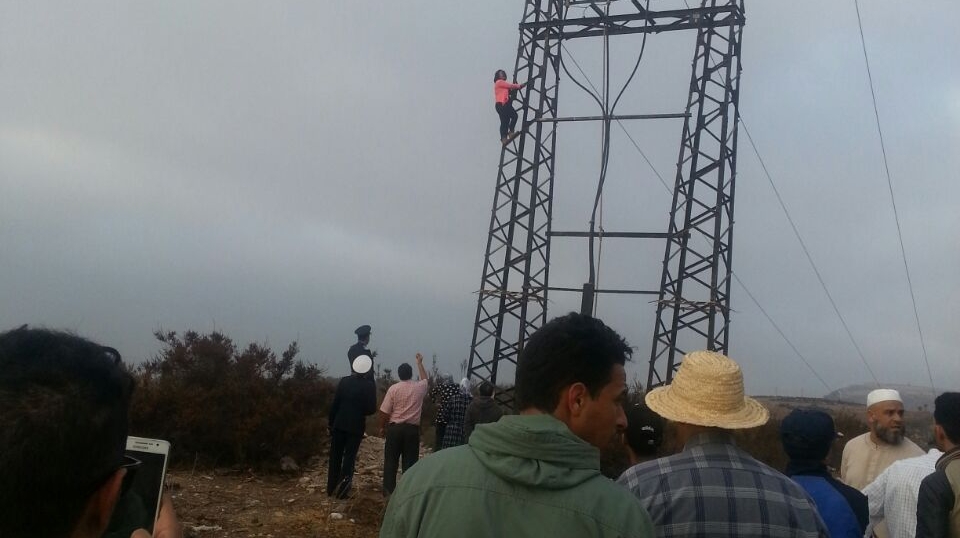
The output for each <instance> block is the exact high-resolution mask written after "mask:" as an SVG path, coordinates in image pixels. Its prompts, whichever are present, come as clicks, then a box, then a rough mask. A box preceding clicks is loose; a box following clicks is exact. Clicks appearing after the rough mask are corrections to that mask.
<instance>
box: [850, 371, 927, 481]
mask: <svg viewBox="0 0 960 538" xmlns="http://www.w3.org/2000/svg"><path fill="white" fill-rule="evenodd" d="M867 426H869V428H870V431H868V432H867V433H865V434H863V435H859V436H857V437H854V438H853V439H851V440H850V441H849V442H847V444H846V445H845V446H844V447H843V459H842V460H841V461H840V479H841V480H843V482H844V483H846V484H849V485H851V486H853V487H855V488H857V489H859V490H863V488H865V487H867V484H869V483H870V482H873V481H874V479H875V478H877V477H878V476H880V473H882V472H883V471H884V470H885V469H886V468H887V467H890V464H892V463H893V462H895V461H898V460H902V459H906V458H915V457H917V456H922V455H923V450H922V449H921V448H920V447H918V446H917V445H916V444H914V442H913V441H911V440H910V439H907V438H906V437H904V434H903V430H904V426H903V400H902V399H901V398H900V393H899V392H897V391H895V390H892V389H877V390H874V391H872V392H870V394H867Z"/></svg>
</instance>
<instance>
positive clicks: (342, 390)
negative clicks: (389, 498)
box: [327, 355, 377, 499]
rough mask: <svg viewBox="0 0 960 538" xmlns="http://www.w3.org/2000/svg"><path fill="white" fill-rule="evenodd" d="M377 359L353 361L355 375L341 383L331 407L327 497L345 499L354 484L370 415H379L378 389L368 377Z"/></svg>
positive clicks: (361, 357) (358, 358) (367, 358)
mask: <svg viewBox="0 0 960 538" xmlns="http://www.w3.org/2000/svg"><path fill="white" fill-rule="evenodd" d="M372 367H373V360H372V359H371V358H370V357H369V356H367V355H360V356H358V357H357V358H355V359H353V364H352V370H353V373H352V374H351V375H349V376H347V377H345V378H343V379H341V380H340V383H339V384H338V385H337V392H336V394H335V395H334V397H333V404H332V405H331V406H330V416H329V419H328V425H329V427H330V465H329V466H328V468H327V469H328V472H327V495H331V496H336V497H337V498H340V499H345V498H346V497H347V496H348V495H349V494H350V487H351V486H352V485H353V471H354V467H355V466H356V463H357V451H358V450H360V442H361V441H363V433H364V430H366V428H367V418H366V417H367V415H372V414H374V413H376V412H377V387H376V383H375V382H374V380H373V378H372V377H370V376H369V375H368V373H369V372H370V369H371V368H372Z"/></svg>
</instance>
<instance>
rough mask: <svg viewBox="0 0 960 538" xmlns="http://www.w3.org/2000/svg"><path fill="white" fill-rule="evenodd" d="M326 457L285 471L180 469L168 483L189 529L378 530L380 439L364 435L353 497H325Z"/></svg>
mask: <svg viewBox="0 0 960 538" xmlns="http://www.w3.org/2000/svg"><path fill="white" fill-rule="evenodd" d="M326 461H327V460H326V455H325V454H324V456H323V457H317V458H314V460H313V461H312V462H310V464H308V465H307V466H306V468H305V469H301V471H300V472H299V473H293V474H286V475H266V474H257V473H254V472H253V471H249V470H248V471H238V470H221V471H216V472H201V471H191V470H190V469H179V470H173V471H170V472H169V473H168V475H167V485H168V487H169V488H170V490H171V492H172V493H173V498H174V504H175V506H176V508H177V513H178V515H179V516H180V521H181V522H182V523H183V526H184V531H185V532H184V535H185V536H187V537H192V538H220V537H227V536H231V537H234V536H235V537H254V536H258V537H267V538H269V537H276V538H280V537H291V538H293V537H311V538H312V537H320V536H323V537H337V538H359V537H363V538H367V537H374V536H377V533H378V531H379V528H380V522H381V521H382V519H383V512H384V509H385V507H386V503H385V502H384V499H383V495H382V494H381V490H380V484H381V480H382V467H383V463H382V462H383V439H381V438H378V437H367V438H366V439H364V440H363V443H362V444H361V445H360V453H359V455H358V456H357V474H356V476H355V477H354V488H353V489H354V491H353V496H352V497H351V498H350V499H347V500H343V501H341V500H337V499H332V498H329V497H327V494H326V483H327V470H326Z"/></svg>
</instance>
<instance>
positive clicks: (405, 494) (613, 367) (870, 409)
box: [355, 314, 960, 538]
mask: <svg viewBox="0 0 960 538" xmlns="http://www.w3.org/2000/svg"><path fill="white" fill-rule="evenodd" d="M630 354H631V348H630V347H629V346H628V345H627V343H626V342H625V341H624V340H623V338H621V337H620V336H619V335H618V334H617V333H616V332H614V331H613V330H612V329H610V328H609V327H607V326H606V325H604V324H603V322H601V321H600V320H597V319H595V318H592V317H589V316H583V315H579V314H569V315H567V316H563V317H560V318H557V319H554V320H552V321H550V322H549V323H547V324H546V325H545V326H544V327H542V328H541V329H540V330H539V331H537V332H536V333H535V334H533V335H532V336H531V338H530V339H529V340H528V341H527V342H526V344H525V347H524V349H523V351H522V352H521V355H520V357H519V359H518V362H517V372H516V382H515V383H516V384H515V387H514V390H515V398H516V401H517V408H518V410H519V413H518V414H515V415H506V416H501V415H502V412H501V411H500V409H499V407H498V406H497V405H496V403H495V402H494V401H493V399H492V395H493V390H494V388H493V387H492V386H491V385H489V384H482V385H481V386H480V387H478V388H477V390H476V395H475V396H473V395H472V391H471V390H470V385H469V383H467V382H466V380H464V381H463V382H461V384H460V385H457V384H456V383H454V382H453V380H452V378H450V377H449V376H440V378H439V379H436V380H430V379H429V378H428V376H427V373H426V371H425V370H424V369H423V367H422V357H420V356H419V355H418V357H417V364H418V366H419V369H420V379H419V380H418V381H412V379H411V376H412V371H411V369H410V367H409V365H401V369H402V368H404V367H405V368H406V369H405V370H400V379H401V381H400V382H399V383H397V384H396V385H393V386H391V387H390V389H389V390H388V391H387V396H386V398H384V401H383V404H382V405H381V406H380V421H381V424H382V425H383V426H384V427H385V428H386V438H387V445H388V448H387V449H386V450H385V460H384V479H383V490H384V493H385V494H386V495H387V496H388V498H389V502H388V505H387V511H386V515H385V518H384V521H383V525H382V527H381V531H380V536H381V537H413V536H452V535H457V536H466V537H470V536H484V537H487V536H550V535H560V536H604V537H605V536H611V537H613V536H618V537H619V536H623V537H628V536H630V537H640V536H662V537H674V536H756V537H761V536H763V537H801V536H808V537H823V536H832V537H835V538H847V537H850V538H859V537H867V538H870V537H872V536H875V537H877V538H887V537H896V538H904V537H934V536H935V537H960V502H958V498H960V497H957V493H958V487H960V480H958V477H960V462H958V460H960V449H958V448H957V444H958V443H957V441H960V393H956V392H948V393H944V394H942V395H940V396H939V397H937V399H936V401H935V411H934V419H935V424H934V432H935V437H936V444H937V446H938V448H932V449H930V451H929V452H927V453H924V452H923V450H921V449H920V448H919V447H918V446H917V444H916V443H914V442H913V441H911V440H910V439H908V438H907V437H906V436H905V423H904V412H905V410H904V406H903V401H902V398H901V397H900V394H899V393H898V392H897V391H896V390H892V389H883V388H881V389H877V390H874V391H872V392H870V393H869V395H868V396H867V399H866V421H867V425H868V428H869V431H868V432H866V433H864V434H863V435H860V436H857V437H855V438H853V439H850V440H849V441H848V442H847V443H846V444H845V446H844V449H843V454H842V463H841V465H840V469H839V477H837V476H835V474H834V471H833V470H832V469H831V468H829V467H828V465H827V458H828V455H829V453H830V451H831V448H832V447H833V446H834V445H835V443H836V441H837V439H838V438H839V437H840V436H841V434H840V433H838V432H837V430H836V427H835V424H834V420H833V417H832V416H831V415H830V414H829V413H828V412H826V411H824V410H821V409H812V408H809V409H808V408H801V409H795V410H793V411H791V412H790V413H789V414H788V415H786V416H785V417H783V419H782V421H781V424H780V440H781V443H782V447H783V450H784V452H785V453H786V454H787V456H788V459H789V461H788V463H787V466H786V468H785V469H783V470H782V471H779V470H776V469H773V468H771V467H770V466H768V465H766V464H764V463H762V462H760V461H758V460H757V459H756V458H754V457H753V456H752V455H750V454H749V453H748V452H747V451H746V450H744V449H743V448H741V447H739V446H737V444H736V442H735V441H734V435H733V434H734V432H735V431H736V430H743V429H749V428H756V427H758V426H761V425H763V424H765V423H766V422H767V421H768V420H769V417H770V414H769V412H768V410H767V409H766V408H765V407H764V406H763V405H762V404H761V403H760V402H758V401H757V400H755V399H753V398H750V397H749V396H747V395H746V394H745V393H744V385H743V374H742V371H741V369H740V366H739V365H738V364H737V363H736V362H735V361H733V360H732V359H730V358H729V357H726V356H724V355H722V354H720V353H716V352H711V351H696V352H692V353H688V354H687V355H686V356H685V357H684V360H683V362H682V363H681V366H680V368H679V369H678V371H677V372H676V376H675V377H674V378H673V381H672V383H671V384H670V385H667V386H663V387H658V388H655V389H653V390H651V391H649V392H648V393H647V394H646V396H645V397H644V399H643V401H642V402H634V403H627V402H625V401H624V400H625V398H626V395H627V386H626V374H625V370H624V364H625V363H626V361H627V360H629V358H630ZM355 375H356V374H355ZM425 398H430V399H432V400H433V401H434V402H435V403H436V404H437V418H436V421H435V424H434V425H435V429H436V434H437V441H436V445H435V447H434V452H435V453H434V454H433V455H431V456H429V457H427V458H425V459H424V460H423V461H421V462H419V463H417V464H416V465H414V463H415V462H416V461H417V457H418V453H417V452H416V450H415V445H414V442H415V441H416V442H417V443H419V431H420V428H419V424H420V418H421V417H420V416H419V415H420V412H421V410H422V404H423V401H424V399H425ZM667 423H669V424H671V425H672V427H671V429H672V433H673V436H674V441H675V444H676V445H677V446H680V447H682V449H681V450H680V451H679V452H677V453H675V454H661V453H660V452H661V447H662V445H663V439H664V430H665V427H666V424H667ZM390 428H395V429H397V430H401V429H403V430H406V431H407V433H405V434H400V433H397V434H394V435H393V436H392V435H391V433H390ZM394 437H397V438H398V439H399V438H403V439H405V441H400V440H394V439H393V438H394ZM404 443H409V453H410V457H409V458H407V457H406V452H404V451H403V450H402V449H399V448H391V447H398V446H403V445H404ZM463 444H465V446H459V445H463ZM611 446H616V447H619V448H620V449H622V450H620V454H621V455H622V456H623V457H622V458H620V460H623V461H625V463H624V462H623V461H614V462H613V463H610V462H606V463H607V464H606V465H601V453H604V454H607V453H610V452H611V450H610V449H611ZM400 453H403V454H404V461H403V475H402V478H401V479H400V480H399V481H398V480H397V476H396V474H397V468H398V465H397V458H398V457H399V456H398V455H399V454H400ZM610 469H617V471H616V472H615V474H614V475H612V476H614V477H616V479H615V480H611V479H610V478H609V477H611V473H610ZM604 475H606V476H604Z"/></svg>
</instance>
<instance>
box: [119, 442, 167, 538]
mask: <svg viewBox="0 0 960 538" xmlns="http://www.w3.org/2000/svg"><path fill="white" fill-rule="evenodd" d="M151 441H152V440H151ZM128 446H129V444H128ZM126 454H127V455H128V456H131V457H133V458H136V459H137V460H139V461H140V466H139V467H137V468H136V469H135V470H128V471H127V474H128V477H126V481H127V482H128V483H126V484H124V486H123V493H122V494H121V495H120V498H119V499H117V504H116V507H115V508H114V510H113V516H112V518H111V520H110V525H109V526H108V527H107V532H106V533H105V534H104V538H114V537H121V536H122V537H123V538H129V537H130V534H132V533H133V531H134V530H136V529H147V531H149V532H150V533H151V534H153V524H154V522H155V520H156V516H157V511H158V509H159V506H160V495H161V492H162V491H163V490H162V487H163V476H164V472H165V470H166V459H167V454H166V453H160V452H147V451H142V450H136V449H132V448H127V451H126Z"/></svg>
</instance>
